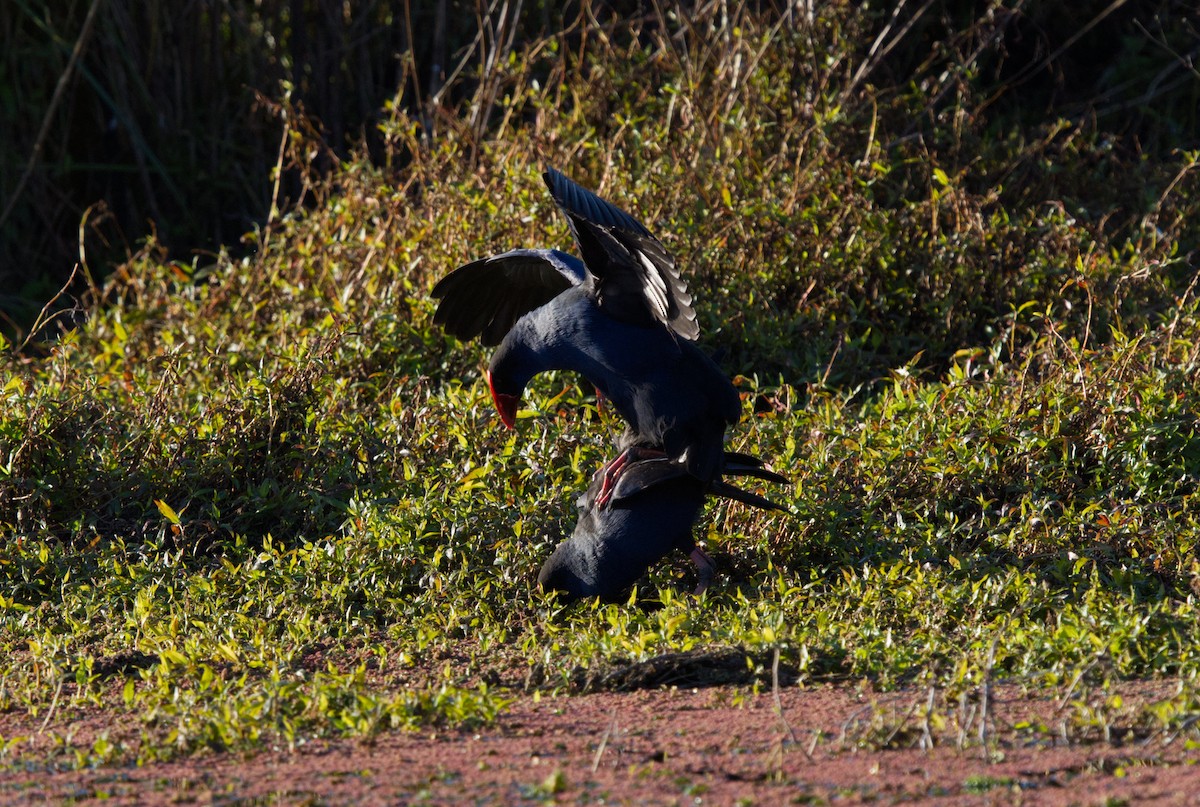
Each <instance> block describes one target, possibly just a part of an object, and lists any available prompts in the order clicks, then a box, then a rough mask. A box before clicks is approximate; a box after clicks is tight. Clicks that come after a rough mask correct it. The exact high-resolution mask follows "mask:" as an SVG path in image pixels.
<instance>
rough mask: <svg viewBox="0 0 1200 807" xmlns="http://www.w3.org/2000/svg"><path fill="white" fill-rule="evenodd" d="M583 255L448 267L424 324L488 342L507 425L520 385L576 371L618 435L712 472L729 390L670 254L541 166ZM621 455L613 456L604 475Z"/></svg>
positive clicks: (529, 252) (538, 254)
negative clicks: (616, 421) (615, 416)
mask: <svg viewBox="0 0 1200 807" xmlns="http://www.w3.org/2000/svg"><path fill="white" fill-rule="evenodd" d="M543 179H544V180H545V182H546V186H547V187H548V188H549V189H550V193H551V195H552V196H553V197H554V200H555V202H556V203H557V205H558V207H559V208H560V209H561V210H562V211H563V213H564V214H566V217H567V220H568V222H569V224H570V227H571V232H572V233H573V235H574V238H575V242H576V244H577V245H578V246H579V251H580V253H581V254H582V256H583V259H582V260H580V259H579V258H576V257H575V256H573V255H570V254H568V253H565V252H560V251H559V250H556V249H516V250H512V251H511V252H505V253H503V254H501V255H495V256H493V257H490V258H484V259H482V260H477V261H473V262H471V263H468V264H465V265H463V266H460V267H458V268H457V269H455V270H454V271H453V272H451V273H450V274H448V275H446V277H444V278H442V279H441V280H440V281H439V282H438V283H437V285H435V286H434V287H433V291H432V294H433V296H434V297H435V298H438V299H439V300H440V302H439V304H438V308H437V312H436V313H435V314H434V322H435V323H438V324H440V325H442V326H443V327H444V328H445V329H446V331H447V332H449V333H451V334H453V335H454V336H457V337H458V338H459V339H462V340H464V341H467V340H470V339H473V338H475V337H476V336H478V337H479V338H480V341H481V342H482V343H483V344H484V345H485V346H492V345H497V344H498V345H499V347H498V348H497V349H496V352H495V353H494V354H493V356H492V358H491V361H490V363H489V366H488V385H489V387H490V389H491V393H492V399H493V401H494V402H495V404H496V410H497V412H499V414H500V418H501V420H502V421H503V422H504V424H505V425H506V426H508V427H509V428H515V425H516V416H517V408H518V405H519V404H520V400H521V395H522V393H523V392H524V390H525V386H526V384H528V383H529V380H530V379H531V378H533V376H535V375H537V374H538V373H540V372H543V371H546V370H573V371H576V372H578V373H580V374H582V375H583V376H584V377H585V378H586V379H587V380H588V381H589V382H590V383H591V384H592V385H593V386H595V387H596V390H597V391H598V392H599V393H600V394H601V395H603V396H604V397H605V398H607V399H608V400H609V401H610V402H611V403H612V405H613V407H614V408H615V409H616V410H617V412H618V413H619V414H620V415H621V417H622V418H623V419H624V420H625V422H626V423H627V424H628V426H629V433H628V435H627V439H626V442H627V443H628V444H630V445H635V446H638V447H642V448H654V449H659V450H661V451H664V452H665V453H666V455H667V457H668V458H670V459H671V460H672V461H674V462H677V463H681V464H682V465H683V466H684V467H686V468H687V471H688V473H689V474H691V475H692V476H695V477H697V478H698V479H701V480H703V481H705V482H708V481H712V480H713V479H715V478H717V476H718V475H719V473H720V470H721V466H722V455H723V452H724V446H723V443H724V436H725V429H726V427H727V426H730V425H733V424H735V423H737V422H738V420H739V419H740V417H741V401H740V399H739V398H738V394H737V391H736V390H735V389H734V388H733V385H732V384H731V383H730V381H729V378H728V376H726V375H725V374H724V373H723V372H722V371H721V369H720V368H719V367H717V365H716V363H715V362H714V361H713V360H712V359H711V358H709V357H708V356H707V355H706V354H705V353H704V352H703V351H702V350H700V349H699V348H698V347H697V346H696V345H695V344H694V341H693V340H695V339H696V337H697V336H698V335H699V332H700V329H699V326H698V325H697V324H696V312H695V310H694V309H693V308H692V298H691V296H690V295H689V294H688V292H687V285H686V284H685V283H684V281H683V280H682V279H681V278H680V276H679V271H678V269H677V268H676V266H675V260H674V258H672V257H671V255H670V254H669V253H668V252H667V250H666V249H665V248H664V247H663V245H662V244H661V243H659V241H658V239H656V238H655V237H654V236H653V235H651V234H650V231H649V230H647V229H646V228H645V227H644V226H643V225H642V224H641V223H640V222H639V221H637V220H636V219H635V218H633V217H632V216H630V215H629V214H628V213H626V212H625V211H623V210H621V209H619V208H617V207H616V206H615V205H612V204H610V203H609V202H606V201H605V200H603V199H601V198H600V197H599V196H596V195H595V194H593V193H592V192H591V191H589V190H587V189H585V188H583V187H581V186H579V185H577V184H575V183H574V182H572V181H571V180H570V179H568V178H567V177H565V176H563V175H562V174H561V173H559V172H558V171H555V170H554V169H553V168H550V169H547V170H546V172H545V173H544V174H543ZM625 461H626V457H625V456H624V455H622V456H620V457H618V458H617V460H616V461H615V462H614V463H613V464H612V472H611V473H610V474H609V475H608V477H606V478H611V479H613V480H615V478H616V477H617V476H618V471H619V469H620V468H621V467H623V465H624V463H625Z"/></svg>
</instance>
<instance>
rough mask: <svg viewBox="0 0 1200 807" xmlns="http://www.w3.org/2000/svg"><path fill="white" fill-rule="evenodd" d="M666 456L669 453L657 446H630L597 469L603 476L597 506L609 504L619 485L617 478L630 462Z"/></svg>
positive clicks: (597, 495)
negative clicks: (614, 490)
mask: <svg viewBox="0 0 1200 807" xmlns="http://www.w3.org/2000/svg"><path fill="white" fill-rule="evenodd" d="M665 456H667V453H666V452H665V451H659V450H658V449H657V448H639V447H638V446H630V447H629V448H627V449H625V450H624V451H622V452H621V453H620V454H618V455H617V458H616V459H615V460H613V461H612V462H610V463H608V465H605V466H604V467H603V468H601V469H600V470H599V471H597V473H599V474H601V475H602V476H601V480H600V492H599V493H597V494H596V507H604V506H605V505H606V504H608V500H609V499H611V498H612V493H613V489H614V488H616V486H617V480H618V479H619V478H620V476H621V474H622V473H623V472H624V471H625V469H626V468H627V467H628V466H629V464H630V463H632V462H641V461H642V460H647V459H653V458H656V457H665Z"/></svg>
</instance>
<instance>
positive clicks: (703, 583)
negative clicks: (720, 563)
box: [689, 546, 717, 597]
mask: <svg viewBox="0 0 1200 807" xmlns="http://www.w3.org/2000/svg"><path fill="white" fill-rule="evenodd" d="M689 557H690V558H691V559H692V563H694V564H696V571H697V573H698V574H699V576H700V583H699V585H697V586H696V590H695V591H694V592H692V593H693V594H694V595H695V596H697V597H699V596H700V595H701V594H703V593H704V592H705V590H706V589H707V588H708V584H709V583H711V582H712V579H713V576H714V575H716V573H717V564H715V563H713V559H712V558H710V557H709V556H708V553H707V552H705V551H704V550H703V549H701V548H700V547H698V546H697V547H695V548H694V549H692V553H691V555H689Z"/></svg>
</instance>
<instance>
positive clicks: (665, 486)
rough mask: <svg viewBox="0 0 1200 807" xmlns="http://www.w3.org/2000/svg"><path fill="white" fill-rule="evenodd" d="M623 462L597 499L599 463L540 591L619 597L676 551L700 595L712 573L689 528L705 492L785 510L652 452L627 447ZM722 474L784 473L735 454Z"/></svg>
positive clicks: (564, 597)
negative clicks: (693, 573)
mask: <svg viewBox="0 0 1200 807" xmlns="http://www.w3.org/2000/svg"><path fill="white" fill-rule="evenodd" d="M627 452H628V454H629V461H628V464H627V465H626V468H625V471H624V472H623V473H622V474H621V475H620V477H619V479H618V480H617V481H616V482H615V484H614V485H613V488H612V491H611V494H610V495H609V496H608V498H607V499H606V500H604V501H603V502H602V501H601V488H602V487H603V480H602V478H601V477H602V475H603V469H602V470H601V471H600V472H597V473H596V475H595V477H594V478H593V480H592V483H591V485H590V486H589V487H588V489H587V491H586V492H585V493H584V494H583V495H582V496H581V497H580V498H579V500H578V501H577V507H578V509H579V520H578V521H577V522H576V525H575V529H574V531H573V532H572V533H571V535H570V536H569V537H567V538H566V540H564V541H562V542H561V543H559V545H558V546H557V547H555V549H554V551H553V552H552V553H551V555H550V557H549V558H548V559H547V560H546V562H545V564H544V565H543V566H542V568H541V571H540V572H539V573H538V585H539V586H540V587H541V588H542V590H543V591H546V592H549V591H557V592H559V597H560V600H561V601H564V602H571V601H574V600H578V599H582V598H586V597H599V598H600V599H601V600H602V601H605V602H619V601H621V600H622V599H623V597H624V595H625V593H626V592H627V591H628V590H629V588H630V587H631V586H632V585H633V584H634V583H635V582H636V581H637V580H638V579H639V578H640V577H641V576H642V575H643V574H645V573H646V571H647V570H648V569H649V568H650V567H651V566H652V565H653V564H654V563H656V562H658V561H659V560H660V559H662V558H664V557H666V556H667V555H668V554H670V553H671V552H673V551H675V550H681V551H683V552H686V553H687V554H688V555H689V557H690V558H691V561H692V563H693V564H695V566H696V569H697V572H698V574H699V585H698V586H697V587H696V590H695V592H694V593H695V594H696V595H699V594H702V593H703V592H704V591H705V590H706V589H707V588H708V585H709V583H710V582H711V580H712V578H713V575H714V574H715V572H716V565H715V564H714V563H713V561H712V558H710V557H709V556H708V554H707V553H706V552H705V551H704V550H703V549H701V548H700V547H699V546H697V545H696V541H695V539H694V538H693V537H692V527H693V525H694V524H695V523H696V519H697V517H698V516H699V515H700V510H701V509H702V508H703V506H704V500H705V497H706V496H707V495H715V496H721V497H725V498H729V499H734V500H736V501H740V502H743V503H745V504H750V505H753V506H755V507H761V508H764V509H767V510H783V511H785V512H786V511H787V508H786V507H783V506H782V505H779V504H776V503H775V502H772V501H770V500H769V499H766V498H764V497H762V496H759V495H758V494H756V493H752V492H750V491H747V490H743V489H741V488H738V487H735V486H734V485H731V484H729V483H728V482H725V481H724V480H723V479H722V480H717V481H715V482H712V483H709V484H707V485H706V484H705V483H703V482H701V481H700V480H698V479H696V478H695V477H693V476H692V475H690V474H688V473H687V472H686V470H685V469H684V468H683V467H682V466H681V465H679V464H678V463H674V462H671V461H670V460H669V459H668V458H667V457H664V456H661V455H660V453H656V452H652V451H651V452H644V451H642V450H640V449H638V448H636V447H631V448H629V449H627ZM722 466H723V468H722V471H723V474H724V475H725V476H752V477H757V478H759V479H764V480H768V481H771V482H778V483H787V479H786V478H785V477H783V476H781V475H779V474H777V473H775V472H774V471H772V470H771V469H770V468H768V467H767V466H766V464H765V463H764V462H763V461H762V460H760V459H758V458H757V457H753V456H750V455H748V454H741V453H736V452H725V453H724V454H723V455H722Z"/></svg>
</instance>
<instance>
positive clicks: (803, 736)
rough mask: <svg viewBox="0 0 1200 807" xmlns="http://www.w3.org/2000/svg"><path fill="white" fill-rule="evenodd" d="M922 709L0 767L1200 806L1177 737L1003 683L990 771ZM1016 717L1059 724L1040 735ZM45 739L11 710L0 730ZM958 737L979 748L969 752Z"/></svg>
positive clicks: (701, 711) (139, 789) (452, 793)
mask: <svg viewBox="0 0 1200 807" xmlns="http://www.w3.org/2000/svg"><path fill="white" fill-rule="evenodd" d="M1169 689H1170V687H1169V685H1167V684H1146V685H1129V686H1128V687H1127V689H1123V691H1122V695H1123V697H1124V698H1125V701H1126V705H1127V706H1136V705H1138V704H1139V703H1146V702H1147V701H1152V700H1155V699H1157V698H1159V697H1162V696H1164V695H1165V694H1167V693H1168V692H1169ZM1107 694H1112V693H1107ZM925 701H926V695H925V693H921V692H917V691H908V692H901V693H885V694H878V695H872V694H870V693H863V692H859V691H855V690H854V689H852V688H850V687H834V686H826V687H818V688H813V689H784V690H783V691H782V692H781V693H780V695H779V702H778V703H779V706H782V717H781V716H780V710H779V708H778V706H777V705H776V700H775V697H774V696H773V695H772V694H771V693H770V692H766V693H764V694H759V695H752V694H749V693H748V692H747V690H745V689H733V688H728V687H724V688H710V689H700V690H690V689H689V690H654V691H642V692H634V693H621V694H614V693H603V694H593V695H571V696H566V695H564V696H561V697H543V698H541V699H540V700H535V699H534V697H531V696H527V695H526V696H521V697H520V698H519V699H518V700H517V701H516V702H515V703H514V704H513V705H512V707H511V708H510V709H509V710H507V711H506V712H505V714H504V715H503V716H502V717H501V718H500V720H499V722H498V723H497V725H495V726H493V727H491V728H488V729H484V730H479V731H474V732H460V731H439V732H430V731H426V732H424V733H420V734H409V733H390V734H385V735H383V736H381V737H378V738H376V739H375V740H374V741H373V742H372V743H369V744H367V743H362V742H357V741H341V742H316V743H311V744H309V745H307V746H304V747H303V748H301V749H300V750H298V751H295V752H292V753H284V752H274V751H268V752H263V753H259V754H257V755H255V756H251V757H241V756H238V755H234V754H225V755H213V754H206V755H202V756H197V757H190V758H186V759H182V760H178V761H174V762H169V763H158V764H151V765H147V766H145V767H135V766H125V767H120V766H118V767H106V768H99V769H92V770H83V771H69V770H52V769H47V767H46V766H45V764H44V763H41V764H37V765H34V764H22V763H21V762H20V760H18V761H16V762H15V763H14V762H13V761H12V760H11V759H9V760H6V761H5V762H4V763H3V765H2V766H0V803H3V804H43V803H54V804H59V803H63V802H70V803H88V802H92V801H99V800H104V801H105V802H106V803H108V804H151V805H154V804H248V803H253V804H368V805H373V804H409V803H431V804H462V803H466V804H523V803H559V804H627V803H638V802H644V803H651V804H739V803H740V804H764V805H774V804H811V803H818V804H819V803H826V802H830V803H839V804H843V803H848V804H852V803H859V802H866V801H870V802H875V803H883V804H891V803H895V802H907V801H921V802H928V801H932V802H939V803H944V804H963V803H969V804H1051V805H1067V804H1121V803H1129V804H1151V803H1152V804H1200V765H1196V764H1194V763H1195V762H1196V761H1197V756H1198V755H1197V753H1196V752H1194V751H1192V752H1189V751H1187V750H1186V749H1185V747H1184V746H1185V743H1184V741H1183V739H1182V738H1180V737H1177V736H1171V735H1166V734H1162V733H1157V734H1152V735H1150V736H1135V735H1133V734H1131V733H1127V732H1124V731H1123V730H1122V729H1121V727H1120V726H1119V725H1112V726H1110V735H1109V738H1108V740H1105V739H1103V737H1102V736H1101V735H1100V733H1099V732H1100V730H1099V729H1094V730H1092V731H1091V734H1090V735H1089V734H1088V733H1087V732H1085V733H1079V732H1080V730H1079V729H1078V725H1079V724H1078V722H1075V723H1074V724H1073V725H1074V726H1076V728H1074V729H1069V730H1068V736H1070V735H1071V732H1074V733H1075V736H1073V737H1071V739H1070V741H1069V742H1068V741H1063V740H1061V739H1057V737H1058V733H1059V729H1055V728H1054V727H1055V726H1059V725H1060V724H1062V723H1063V717H1064V715H1066V714H1068V713H1071V712H1072V710H1073V709H1076V707H1078V706H1079V703H1073V704H1067V705H1064V704H1063V703H1061V702H1060V701H1058V700H1057V699H1052V698H1029V697H1025V696H1022V695H1021V694H1020V693H1019V692H1018V691H1016V690H1015V689H1014V688H1009V687H1001V688H999V689H997V690H996V692H995V693H994V698H993V701H992V705H991V707H990V709H989V712H988V720H987V725H988V738H987V739H988V743H987V746H988V748H989V749H990V754H989V755H988V758H986V759H985V758H984V757H985V755H984V753H983V751H982V746H981V745H980V744H979V742H978V724H979V720H978V712H977V711H976V710H975V709H974V708H971V709H969V710H966V709H965V707H964V711H963V712H961V713H959V714H958V715H954V714H951V719H950V720H949V721H947V723H944V724H942V725H929V724H927V723H926V721H923V720H922V718H921V717H920V715H921V714H922V713H923V708H924V704H925ZM107 715H108V717H107V718H106V717H105V715H103V714H97V715H92V716H90V717H89V716H84V717H81V718H80V719H78V720H76V721H75V722H74V723H73V724H70V725H69V724H66V723H57V725H51V726H50V727H48V730H47V732H46V733H45V734H44V735H37V736H41V737H47V738H50V737H52V736H53V735H54V734H55V733H57V734H58V735H59V736H63V735H65V734H66V733H67V732H69V731H72V730H74V736H75V737H76V738H77V739H78V740H83V739H85V738H87V737H89V736H94V733H95V732H96V731H99V730H101V729H102V728H104V727H105V723H104V721H105V720H106V719H108V720H111V719H112V718H111V713H107ZM1022 721H1029V722H1031V723H1033V724H1035V725H1044V726H1049V727H1051V728H1050V729H1049V730H1048V731H1041V732H1031V731H1029V730H1027V729H1021V728H1020V727H1019V726H1020V724H1021V722H1022ZM964 724H965V725H966V726H967V730H966V732H960V726H962V725H964ZM38 729H39V724H38V723H37V722H36V721H35V722H34V723H33V724H32V725H29V723H28V718H24V717H23V716H17V715H15V714H13V713H10V714H7V715H0V736H4V737H9V738H11V737H13V736H15V735H17V734H21V733H24V734H25V735H26V736H29V735H36V732H37V731H38ZM960 734H962V735H964V736H965V737H968V738H969V740H970V742H968V743H967V745H966V747H965V748H963V749H962V750H960V749H959V748H958V747H957V746H958V741H959V740H960ZM931 738H932V740H933V743H934V744H933V747H932V748H926V749H923V748H922V745H926V746H928V744H929V739H931ZM51 742H53V741H52V740H50V739H46V740H44V741H43V740H35V748H34V749H32V750H37V749H36V746H37V745H39V744H41V745H43V747H42V748H41V749H40V751H41V753H35V754H33V755H31V756H29V757H27V759H41V760H45V759H46V758H47V755H46V753H44V752H45V751H47V750H48V748H49V746H48V745H46V744H48V743H51ZM880 746H886V747H887V748H888V750H877V749H878V748H879V747H880Z"/></svg>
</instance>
